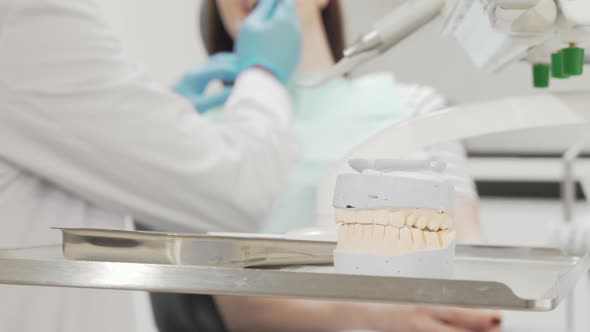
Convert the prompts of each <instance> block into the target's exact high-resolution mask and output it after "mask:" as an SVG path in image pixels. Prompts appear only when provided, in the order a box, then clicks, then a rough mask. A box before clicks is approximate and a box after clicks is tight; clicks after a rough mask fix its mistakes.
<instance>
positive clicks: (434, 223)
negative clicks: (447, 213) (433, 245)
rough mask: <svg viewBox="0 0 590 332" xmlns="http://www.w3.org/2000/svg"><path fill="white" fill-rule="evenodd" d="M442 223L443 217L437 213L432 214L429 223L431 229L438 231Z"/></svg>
mask: <svg viewBox="0 0 590 332" xmlns="http://www.w3.org/2000/svg"><path fill="white" fill-rule="evenodd" d="M440 224H441V218H440V217H439V215H437V214H436V213H433V214H432V215H431V216H430V222H429V223H428V229H430V230H431V231H438V229H439V228H440Z"/></svg>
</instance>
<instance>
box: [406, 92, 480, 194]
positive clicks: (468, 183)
mask: <svg viewBox="0 0 590 332" xmlns="http://www.w3.org/2000/svg"><path fill="white" fill-rule="evenodd" d="M399 87H400V92H401V93H400V94H401V96H402V98H403V99H404V100H405V102H406V104H407V105H408V106H410V108H412V109H413V115H414V116H419V115H421V114H426V113H430V112H436V111H439V110H441V109H444V108H445V107H447V106H448V102H447V100H446V99H445V98H444V97H443V96H442V95H441V94H439V93H438V92H437V91H436V90H435V89H433V88H431V87H429V86H424V85H416V84H399ZM425 152H426V154H427V155H428V156H429V157H430V158H435V159H438V160H442V161H444V162H445V163H446V164H447V167H446V169H445V171H444V172H443V177H444V178H445V179H446V180H447V181H449V182H451V183H453V184H454V185H455V190H456V193H457V194H458V195H459V196H463V197H467V198H469V199H472V200H477V199H478V196H477V190H476V188H475V183H474V181H473V178H472V177H471V174H470V173H469V169H468V167H467V152H466V150H465V146H464V145H463V142H461V141H452V142H446V143H441V144H436V145H434V146H431V147H428V148H427V149H426V151H425Z"/></svg>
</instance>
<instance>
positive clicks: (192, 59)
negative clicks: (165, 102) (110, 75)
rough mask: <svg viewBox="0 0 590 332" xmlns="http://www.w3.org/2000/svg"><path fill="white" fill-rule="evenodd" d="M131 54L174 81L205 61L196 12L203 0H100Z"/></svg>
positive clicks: (159, 76)
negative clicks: (196, 21)
mask: <svg viewBox="0 0 590 332" xmlns="http://www.w3.org/2000/svg"><path fill="white" fill-rule="evenodd" d="M96 2H97V3H98V4H99V5H100V7H101V9H102V10H103V13H104V17H105V19H106V20H107V22H108V23H110V25H111V26H112V28H113V29H114V30H115V31H116V32H117V33H118V34H119V35H120V37H121V42H122V44H123V47H124V48H125V51H126V53H127V54H128V56H129V57H130V58H131V59H132V60H134V61H136V62H139V63H141V64H143V65H145V66H146V68H147V70H148V71H149V72H150V73H151V74H152V75H153V77H155V78H156V79H158V80H159V81H160V82H162V83H164V84H166V85H171V84H172V83H174V82H175V81H176V79H177V78H178V77H179V76H180V75H181V74H182V73H184V72H185V71H186V70H187V69H189V68H191V67H193V66H196V65H198V64H200V63H202V62H203V61H204V52H203V46H202V44H201V38H200V36H199V34H198V31H197V30H196V29H197V28H196V23H195V16H196V12H197V8H199V6H200V4H201V1H200V0H171V1H164V0H123V1H121V0H97V1H96Z"/></svg>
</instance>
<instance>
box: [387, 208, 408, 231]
mask: <svg viewBox="0 0 590 332" xmlns="http://www.w3.org/2000/svg"><path fill="white" fill-rule="evenodd" d="M406 222H407V220H406V212H405V211H404V210H397V211H391V212H389V224H390V225H391V226H393V227H396V228H400V227H402V226H403V225H404V223H406Z"/></svg>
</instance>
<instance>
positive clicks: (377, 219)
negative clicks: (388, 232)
mask: <svg viewBox="0 0 590 332" xmlns="http://www.w3.org/2000/svg"><path fill="white" fill-rule="evenodd" d="M373 223H374V224H379V225H387V224H388V223H389V211H388V210H387V209H377V210H375V211H374V213H373Z"/></svg>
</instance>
